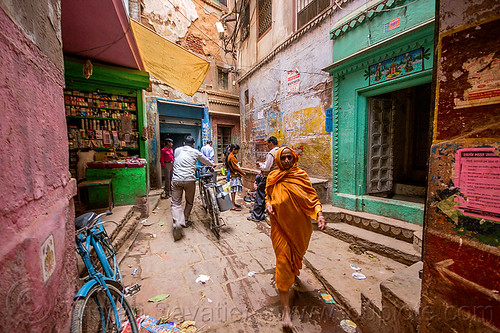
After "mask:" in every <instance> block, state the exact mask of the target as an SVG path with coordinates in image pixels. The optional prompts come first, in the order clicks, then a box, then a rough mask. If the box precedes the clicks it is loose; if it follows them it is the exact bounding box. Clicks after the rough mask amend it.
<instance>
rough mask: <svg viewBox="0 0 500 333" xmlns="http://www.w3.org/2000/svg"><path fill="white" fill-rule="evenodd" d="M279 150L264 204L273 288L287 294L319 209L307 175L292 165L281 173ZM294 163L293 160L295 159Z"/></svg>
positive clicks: (269, 179) (268, 181) (268, 180)
mask: <svg viewBox="0 0 500 333" xmlns="http://www.w3.org/2000/svg"><path fill="white" fill-rule="evenodd" d="M282 150H283V148H280V150H279V151H278V154H277V155H276V162H277V164H278V166H279V167H280V170H274V171H272V172H271V173H270V174H269V176H268V177H267V183H266V194H267V197H266V201H267V202H268V203H270V204H271V205H272V206H273V209H274V214H269V217H270V220H271V241H272V243H273V248H274V253H275V255H276V287H277V288H278V290H280V291H285V292H287V291H288V290H289V289H290V287H291V286H292V284H293V283H294V282H295V276H298V275H299V273H300V272H299V270H300V269H301V268H302V259H303V258H304V255H305V253H306V251H307V247H308V246H309V240H310V239H311V234H312V224H311V218H313V219H316V217H317V214H318V212H320V211H321V209H322V206H321V203H320V201H319V198H318V195H317V194H316V191H315V190H314V188H313V187H312V185H311V181H310V180H309V177H308V176H307V173H306V172H305V171H304V170H302V169H299V168H298V167H297V166H296V164H295V165H294V166H293V167H291V168H290V169H288V170H283V168H282V166H281V162H280V156H281V151H282ZM293 154H294V156H295V161H296V160H297V155H296V154H295V152H294V153H293Z"/></svg>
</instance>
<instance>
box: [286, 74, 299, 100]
mask: <svg viewBox="0 0 500 333" xmlns="http://www.w3.org/2000/svg"><path fill="white" fill-rule="evenodd" d="M287 82H288V88H287V90H288V92H289V93H291V94H296V93H298V92H299V86H300V73H299V71H298V70H297V69H294V70H291V71H288V73H287Z"/></svg>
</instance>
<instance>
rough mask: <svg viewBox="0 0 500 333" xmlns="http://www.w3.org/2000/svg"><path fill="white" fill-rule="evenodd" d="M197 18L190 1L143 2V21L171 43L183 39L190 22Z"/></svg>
mask: <svg viewBox="0 0 500 333" xmlns="http://www.w3.org/2000/svg"><path fill="white" fill-rule="evenodd" d="M197 18H198V13H197V12H196V9H195V5H194V3H193V1H191V0H171V1H158V0H144V11H143V21H144V20H147V21H146V22H147V23H149V24H151V25H152V26H153V27H154V30H155V31H156V32H157V33H159V34H160V35H162V36H164V37H166V38H168V39H169V40H171V41H172V42H177V41H178V40H179V39H180V38H182V37H185V36H186V34H187V31H188V28H189V26H190V25H191V22H193V21H194V20H196V19H197Z"/></svg>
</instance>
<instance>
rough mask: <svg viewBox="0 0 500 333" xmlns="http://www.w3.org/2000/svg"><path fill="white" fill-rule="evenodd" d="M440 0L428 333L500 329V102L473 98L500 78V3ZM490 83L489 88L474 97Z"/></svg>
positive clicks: (425, 295)
mask: <svg viewBox="0 0 500 333" xmlns="http://www.w3.org/2000/svg"><path fill="white" fill-rule="evenodd" d="M438 7H439V13H438V19H439V25H438V26H439V27H440V29H441V31H440V33H439V40H440V43H439V45H438V50H437V52H439V54H441V56H440V57H438V64H437V67H438V68H437V69H436V73H437V87H438V91H436V108H435V124H434V126H435V128H434V142H433V145H432V147H431V153H430V157H429V173H428V192H427V203H426V216H425V222H424V236H423V239H424V243H423V250H424V251H423V258H422V259H423V262H424V271H423V273H424V274H423V278H422V297H421V300H420V326H419V332H421V333H438V332H443V331H450V332H451V331H453V332H482V333H493V332H498V331H499V330H500V317H499V316H498V315H497V314H498V313H500V301H499V298H498V290H500V278H499V272H500V260H499V258H500V250H499V245H500V224H499V223H498V221H495V220H498V219H497V217H498V216H495V214H497V213H498V209H497V208H496V205H497V202H498V198H499V197H500V193H499V190H498V189H497V187H496V186H495V185H496V184H499V178H500V175H499V174H498V172H497V171H496V169H497V165H496V162H498V149H499V148H500V112H499V105H500V103H496V104H489V103H481V105H473V104H474V103H473V102H472V101H474V100H476V101H477V100H481V99H483V98H484V97H488V98H489V97H493V96H492V95H489V92H491V91H494V89H495V87H496V82H497V78H498V77H499V75H500V68H499V67H498V66H497V65H496V61H497V60H495V59H498V45H500V44H499V43H500V37H499V34H500V30H499V27H500V20H499V17H498V13H499V10H500V3H498V1H488V0H473V1H467V2H456V1H453V0H441V1H440V3H439V6H438ZM483 84H484V86H483ZM489 84H490V85H489ZM488 85H489V86H488ZM491 88H492V89H491ZM481 89H483V90H482V91H483V92H488V93H486V94H484V95H482V94H479V95H476V96H474V93H477V92H478V91H479V90H481ZM475 97H478V98H477V99H476V98H475ZM488 102H492V100H489V101H488ZM469 154H472V155H469ZM476 154H477V155H476ZM490 196H491V199H490V198H489V197H490ZM490 217H491V218H490Z"/></svg>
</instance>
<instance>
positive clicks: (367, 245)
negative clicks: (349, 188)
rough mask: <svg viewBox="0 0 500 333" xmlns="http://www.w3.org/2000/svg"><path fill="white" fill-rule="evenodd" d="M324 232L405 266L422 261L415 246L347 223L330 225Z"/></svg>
mask: <svg viewBox="0 0 500 333" xmlns="http://www.w3.org/2000/svg"><path fill="white" fill-rule="evenodd" d="M324 232H325V233H326V234H328V235H330V236H333V237H335V238H338V239H340V240H342V241H344V242H347V243H350V244H354V245H356V246H357V247H359V248H361V249H364V250H369V251H372V252H375V253H378V254H380V255H383V256H385V257H387V258H391V259H393V260H396V261H398V262H400V263H402V264H405V265H411V264H414V263H416V262H417V261H420V252H418V251H415V249H414V247H413V244H409V243H407V242H404V241H401V240H398V239H394V238H392V237H389V236H384V235H382V234H379V233H375V232H372V231H370V230H366V229H362V228H358V227H356V226H353V225H350V224H347V223H329V224H327V227H326V229H325V230H324Z"/></svg>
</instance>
